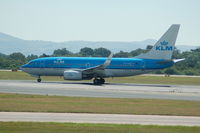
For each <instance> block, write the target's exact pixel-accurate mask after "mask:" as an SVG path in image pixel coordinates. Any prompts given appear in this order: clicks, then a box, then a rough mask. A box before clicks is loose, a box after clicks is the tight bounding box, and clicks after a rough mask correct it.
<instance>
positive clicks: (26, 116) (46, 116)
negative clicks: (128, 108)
mask: <svg viewBox="0 0 200 133" xmlns="http://www.w3.org/2000/svg"><path fill="white" fill-rule="evenodd" d="M0 121H3V122H10V121H15V122H30V121H31V122H72V123H113V124H141V125H171V126H175V125H179V126H200V117H191V116H159V115H121V114H85V113H33V112H0Z"/></svg>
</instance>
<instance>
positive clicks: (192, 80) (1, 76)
mask: <svg viewBox="0 0 200 133" xmlns="http://www.w3.org/2000/svg"><path fill="white" fill-rule="evenodd" d="M0 80H36V78H34V77H31V76H30V75H28V74H27V73H24V72H4V71H0ZM42 80H47V81H64V80H63V77H49V76H44V77H42ZM66 82H67V81H66ZM83 82H85V81H83ZM91 82H92V81H91ZM106 82H114V83H143V84H180V85H200V78H197V77H164V76H163V77H162V76H131V77H120V78H113V79H112V78H108V79H106Z"/></svg>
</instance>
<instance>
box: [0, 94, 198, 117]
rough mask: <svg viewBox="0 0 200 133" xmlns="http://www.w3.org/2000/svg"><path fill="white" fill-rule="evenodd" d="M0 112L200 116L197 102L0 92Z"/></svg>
mask: <svg viewBox="0 0 200 133" xmlns="http://www.w3.org/2000/svg"><path fill="white" fill-rule="evenodd" d="M0 111H10V112H11V111H16V112H68V113H69V112H70V113H109V114H141V115H183V116H200V102H197V101H179V100H158V99H126V98H124V99H120V98H89V97H65V96H42V95H25V94H4V93H0Z"/></svg>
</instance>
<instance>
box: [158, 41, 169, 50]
mask: <svg viewBox="0 0 200 133" xmlns="http://www.w3.org/2000/svg"><path fill="white" fill-rule="evenodd" d="M156 50H159V51H172V50H173V46H168V42H166V41H163V42H160V45H159V46H156Z"/></svg>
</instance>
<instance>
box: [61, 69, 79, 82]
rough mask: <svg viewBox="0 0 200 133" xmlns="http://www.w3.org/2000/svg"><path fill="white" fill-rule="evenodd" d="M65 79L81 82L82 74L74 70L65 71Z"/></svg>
mask: <svg viewBox="0 0 200 133" xmlns="http://www.w3.org/2000/svg"><path fill="white" fill-rule="evenodd" d="M64 79H65V80H81V79H82V72H79V71H74V70H68V71H64Z"/></svg>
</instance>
